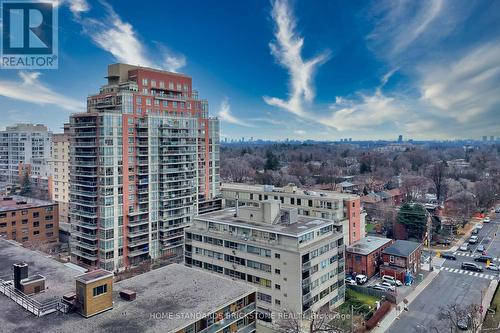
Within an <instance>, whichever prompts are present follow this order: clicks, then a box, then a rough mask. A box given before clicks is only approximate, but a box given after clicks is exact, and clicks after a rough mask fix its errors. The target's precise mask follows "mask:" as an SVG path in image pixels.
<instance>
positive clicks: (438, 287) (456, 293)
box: [387, 218, 500, 333]
mask: <svg viewBox="0 0 500 333" xmlns="http://www.w3.org/2000/svg"><path fill="white" fill-rule="evenodd" d="M499 228H500V219H498V218H496V219H495V220H492V221H491V222H490V223H483V228H482V229H481V230H480V232H479V234H478V239H479V240H478V242H477V244H474V245H472V246H471V247H470V248H471V249H472V250H473V254H472V255H471V254H470V253H469V251H467V252H464V251H457V252H455V255H456V257H457V260H445V261H444V263H443V264H442V266H441V267H436V269H440V270H441V272H440V273H439V275H438V276H437V277H436V278H435V279H434V280H433V281H432V282H431V284H429V286H427V288H426V289H424V290H423V291H422V293H420V295H418V297H417V298H416V299H415V300H414V301H413V302H412V303H411V304H410V305H409V307H408V309H409V311H404V312H403V313H402V314H401V315H400V319H398V320H396V321H395V322H394V323H393V324H392V326H391V327H390V328H389V330H388V331H387V332H393V333H400V332H450V325H449V323H447V322H446V321H443V320H441V319H439V318H438V313H439V310H440V308H441V307H445V306H447V305H449V304H454V303H457V304H472V303H476V304H480V302H481V297H482V296H481V294H482V292H483V293H484V292H485V291H486V289H487V288H488V285H489V284H490V282H491V280H493V279H498V278H499V275H498V272H496V271H491V270H487V269H486V264H485V263H480V262H476V263H477V264H479V265H480V266H481V267H483V269H484V271H483V272H470V271H465V270H462V269H461V263H462V262H474V257H475V256H479V255H480V252H477V251H476V248H477V246H478V245H479V244H483V245H484V246H485V248H486V254H487V255H489V256H492V257H493V258H494V260H493V263H495V264H497V265H499V266H500V231H499ZM495 233H496V236H495Z"/></svg>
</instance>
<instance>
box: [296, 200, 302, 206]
mask: <svg viewBox="0 0 500 333" xmlns="http://www.w3.org/2000/svg"><path fill="white" fill-rule="evenodd" d="M301 205H302V199H300V198H297V206H301Z"/></svg>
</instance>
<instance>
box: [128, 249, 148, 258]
mask: <svg viewBox="0 0 500 333" xmlns="http://www.w3.org/2000/svg"><path fill="white" fill-rule="evenodd" d="M144 254H149V249H148V248H147V247H146V248H143V249H140V250H135V251H130V252H129V253H128V256H129V257H137V256H140V255H144Z"/></svg>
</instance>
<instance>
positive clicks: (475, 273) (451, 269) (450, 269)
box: [439, 266, 496, 280]
mask: <svg viewBox="0 0 500 333" xmlns="http://www.w3.org/2000/svg"><path fill="white" fill-rule="evenodd" d="M439 269H440V270H441V271H448V272H450V273H457V274H463V275H470V276H476V277H479V278H483V279H489V280H494V279H495V278H496V277H495V276H494V275H490V274H485V273H478V272H471V271H465V270H463V269H458V268H451V267H444V266H441V267H440V268H439Z"/></svg>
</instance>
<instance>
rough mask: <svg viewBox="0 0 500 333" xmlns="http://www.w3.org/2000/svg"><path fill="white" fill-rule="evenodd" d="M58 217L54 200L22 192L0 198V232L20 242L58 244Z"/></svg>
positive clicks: (32, 244)
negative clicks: (33, 196)
mask: <svg viewBox="0 0 500 333" xmlns="http://www.w3.org/2000/svg"><path fill="white" fill-rule="evenodd" d="M58 218H59V213H58V207H57V204H56V203H52V202H49V201H44V200H38V199H33V198H27V197H22V196H11V197H3V198H2V199H1V200H0V236H1V237H4V238H5V239H12V240H15V241H17V242H19V243H22V244H23V245H31V246H45V245H51V244H57V242H58V240H59V220H58Z"/></svg>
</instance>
